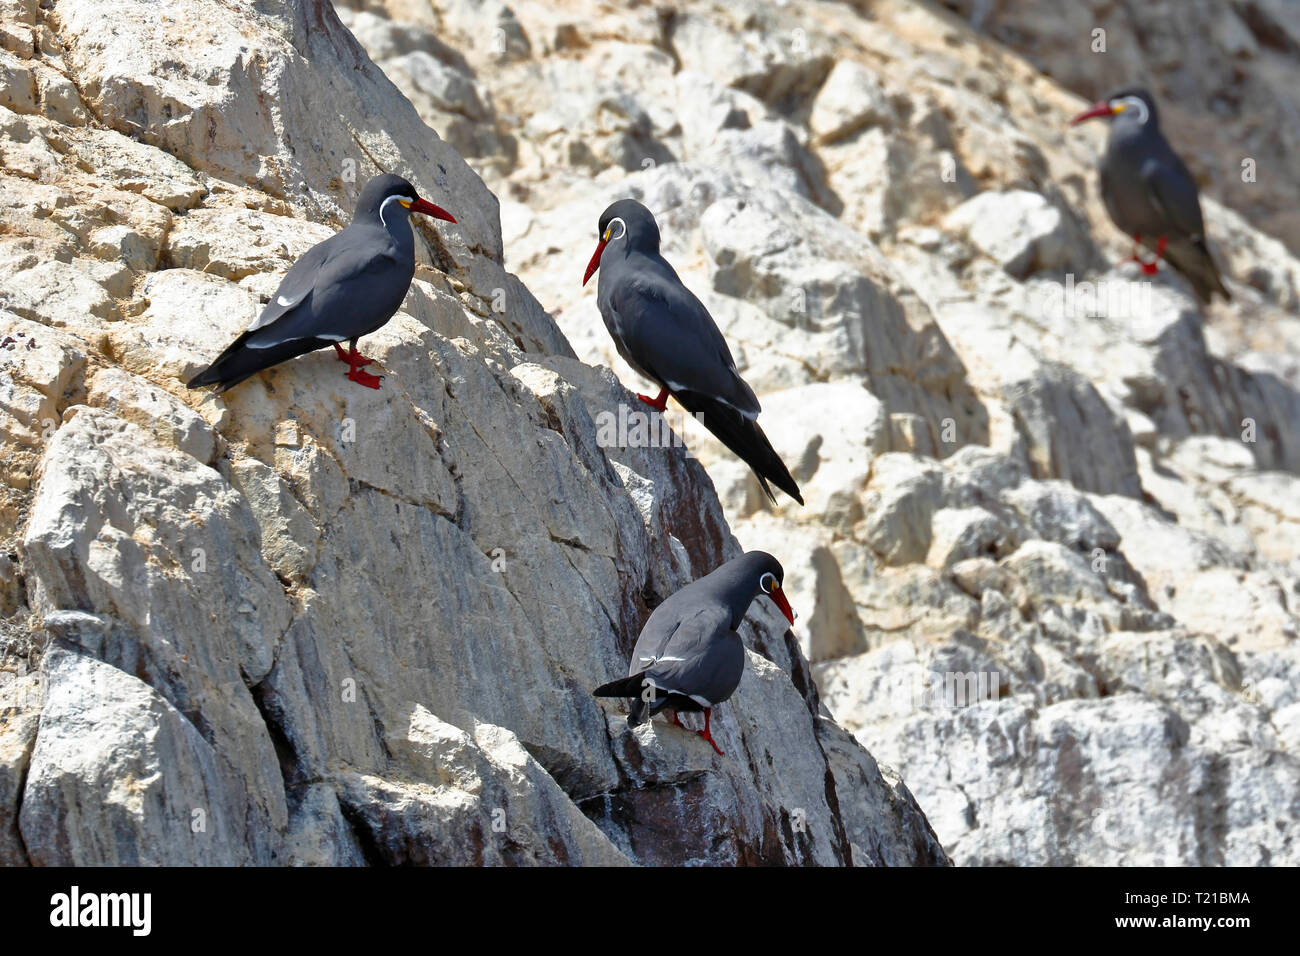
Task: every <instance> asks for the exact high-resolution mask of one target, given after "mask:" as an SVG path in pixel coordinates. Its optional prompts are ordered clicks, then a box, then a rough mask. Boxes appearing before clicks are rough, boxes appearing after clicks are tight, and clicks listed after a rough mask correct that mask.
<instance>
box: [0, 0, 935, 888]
mask: <svg viewBox="0 0 1300 956" xmlns="http://www.w3.org/2000/svg"><path fill="white" fill-rule="evenodd" d="M447 17H448V19H449V22H459V23H461V24H463V26H464V27H465V28H466V29H469V30H472V29H473V28H474V25H475V24H478V23H480V22H482V21H481V19H480V18H482V17H489V18H494V19H493V20H492V21H491V22H493V23H495V24H498V25H499V26H496V27H493V28H492V30H489V33H488V36H489V37H496V36H498V34H496V33H495V32H493V31H494V30H496V29H499V30H500V31H501V32H500V34H499V36H500V37H502V38H503V45H502V55H503V56H509V57H513V58H516V59H519V60H521V61H525V60H527V58H528V57H530V56H531V52H530V51H531V49H532V48H531V46H530V44H529V43H528V42H527V41H526V40H524V39H523V33H522V28H521V27H520V26H519V24H518V22H517V21H515V19H514V17H513V14H511V13H510V11H509V10H508V9H506V8H505V7H503V6H500V5H496V6H492V5H486V6H484V5H479V4H461V5H456V6H454V7H453V8H450V9H449V10H448V11H447ZM0 23H2V25H3V29H0V45H2V46H3V50H2V51H0V69H3V71H4V74H5V80H4V83H3V84H2V86H0V88H2V89H3V91H4V100H3V102H0V128H2V129H3V138H2V139H0V207H3V215H4V229H3V230H2V231H0V454H2V455H3V462H4V464H3V467H2V468H0V476H2V478H3V483H2V484H0V612H2V621H0V862H3V863H6V864H15V863H17V864H21V863H32V864H40V865H60V864H181V863H211V864H233V865H246V864H315V865H320V864H360V863H384V864H397V863H419V864H428V863H441V864H478V863H488V864H501V863H505V864H560V863H565V864H628V863H672V864H686V863H766V864H773V863H775V864H822V865H843V864H849V863H856V864H875V865H883V864H890V865H909V864H943V863H946V862H948V858H947V856H946V855H945V853H944V851H943V849H942V848H941V846H940V844H939V843H938V841H937V840H936V838H935V836H934V834H933V832H932V830H931V829H930V827H929V825H928V824H927V822H926V820H925V817H924V815H923V814H922V812H921V811H920V810H919V809H918V807H917V805H916V803H915V801H914V800H913V798H912V797H911V795H910V793H909V792H908V790H907V788H906V786H905V785H904V784H903V782H902V780H901V779H900V778H899V776H898V775H897V774H896V773H894V772H893V771H892V770H890V769H889V768H887V767H883V766H880V765H878V764H877V763H876V761H875V760H874V759H873V758H872V757H871V756H870V755H869V754H868V753H867V752H866V750H865V749H864V748H863V747H862V745H861V744H859V743H858V742H857V741H855V740H854V739H853V737H852V736H851V735H850V734H848V732H847V731H845V730H843V729H841V728H840V727H839V726H837V725H836V724H835V723H834V722H833V720H832V719H831V718H830V717H829V716H828V715H827V714H826V712H825V710H824V708H822V707H821V705H820V700H819V697H818V693H817V690H816V687H815V686H814V684H813V680H812V675H811V670H810V665H809V664H808V662H807V660H806V658H805V656H804V655H803V654H802V652H801V650H800V647H799V645H798V643H797V641H796V640H795V639H794V637H793V636H792V635H791V634H790V633H789V632H788V631H787V630H786V628H785V622H784V619H783V618H781V616H780V615H779V613H778V612H777V611H776V610H775V608H774V607H767V606H756V607H755V609H754V611H753V613H752V615H751V616H750V619H749V622H748V623H746V624H745V626H744V628H743V636H744V639H745V641H746V644H747V647H748V649H749V666H748V667H747V668H746V673H745V679H744V683H743V685H742V687H741V689H740V691H739V692H738V694H737V695H736V697H735V698H734V700H733V701H732V702H730V703H728V704H727V705H725V706H724V707H723V708H721V709H720V710H719V711H718V713H717V714H716V715H715V720H714V733H715V735H716V736H717V738H718V740H719V741H720V743H721V744H722V747H723V748H724V749H725V750H726V752H727V755H726V756H725V757H718V756H716V755H715V754H714V752H713V751H712V749H711V748H710V747H709V746H708V745H707V744H706V743H704V742H703V741H701V740H700V739H698V738H697V737H696V736H694V735H693V734H688V733H686V732H683V731H681V730H678V729H676V728H673V727H671V726H669V725H666V724H664V723H663V722H661V721H656V722H654V723H653V724H651V725H647V726H643V727H641V728H638V729H637V731H636V732H635V733H633V732H630V731H629V730H628V728H627V727H626V724H625V721H624V720H623V717H622V716H621V715H620V714H619V713H618V712H617V707H616V706H613V705H612V704H611V703H603V702H598V701H596V700H595V699H593V698H592V697H591V696H590V695H589V690H590V688H592V687H594V686H596V685H597V684H599V683H601V682H602V681H604V680H607V679H609V678H610V677H611V676H614V675H617V674H619V673H622V672H623V671H624V668H625V667H626V660H627V654H628V653H629V651H630V648H631V645H632V642H633V640H634V638H635V636H636V633H637V631H638V629H639V627H640V625H641V624H642V622H643V621H644V620H645V618H646V616H647V615H648V613H649V611H650V610H651V609H652V608H653V607H654V606H655V605H656V604H657V603H658V602H660V601H662V600H663V599H664V598H665V597H666V596H667V595H668V594H670V593H672V592H673V591H674V590H676V589H677V588H679V587H681V586H682V585H683V584H684V583H686V582H687V581H689V580H691V579H693V578H694V577H696V576H698V575H700V574H701V573H704V572H706V571H708V570H710V569H712V568H713V567H715V566H716V565H717V564H718V563H720V562H721V561H723V560H725V559H727V558H729V557H731V556H734V555H735V554H736V553H738V552H739V550H740V543H739V542H738V541H737V539H736V538H735V537H734V536H733V534H732V532H731V530H730V529H729V527H728V525H727V522H726V520H725V518H724V513H723V509H722V506H721V504H720V503H719V500H718V497H717V495H716V493H715V491H714V487H713V484H712V483H711V481H710V479H709V476H708V474H707V473H706V472H705V470H704V468H703V467H702V466H701V465H700V463H699V462H698V461H696V460H693V459H692V458H690V457H689V456H688V455H687V453H686V451H685V450H684V449H683V448H682V447H681V446H680V444H678V445H672V444H670V445H669V447H664V448H660V447H653V448H642V447H620V446H619V445H617V444H609V443H602V441H601V440H600V434H601V432H600V428H599V425H598V423H599V422H600V421H601V420H603V416H605V415H607V414H609V413H611V411H613V412H616V411H617V409H619V408H620V406H623V407H627V406H628V405H629V403H630V405H631V406H632V407H635V406H637V404H638V403H637V402H636V401H635V399H634V398H633V397H632V396H631V394H630V393H628V392H627V391H626V390H625V389H623V388H622V387H621V386H620V385H619V383H618V382H617V381H616V380H615V379H614V377H613V376H612V375H611V374H610V372H609V371H608V370H607V369H600V368H596V367H593V366H591V365H588V364H584V363H583V362H581V361H579V360H578V359H577V358H576V357H575V353H574V350H573V349H572V348H571V347H570V345H569V343H568V342H567V341H566V339H565V337H564V335H563V333H562V331H561V330H560V328H559V327H557V325H556V324H555V322H554V321H553V320H552V318H551V317H550V316H549V315H548V313H547V311H546V310H545V309H544V308H543V306H542V305H541V304H540V303H539V300H538V299H537V298H535V294H534V292H533V291H530V290H529V288H527V287H526V286H525V284H524V283H523V282H522V281H520V279H518V278H516V277H515V276H514V275H511V274H510V273H508V272H507V271H506V269H505V268H504V264H503V259H502V251H503V242H502V230H501V221H500V217H499V214H498V202H497V200H496V198H495V197H494V196H493V194H492V193H491V192H489V190H488V188H487V186H486V185H485V184H484V182H483V180H482V179H481V178H480V176H479V175H477V174H476V173H475V171H474V170H472V169H471V168H470V167H469V166H468V165H467V164H466V162H465V161H464V160H463V159H462V158H461V153H464V154H465V155H467V156H471V157H476V156H480V155H484V154H489V153H491V154H495V152H497V151H499V153H500V156H501V162H502V163H503V164H504V165H503V166H502V168H505V166H506V165H508V164H509V162H510V159H509V157H510V156H511V155H512V150H513V149H514V147H513V146H511V145H510V143H511V142H513V140H511V139H510V137H513V136H514V135H516V134H513V133H508V132H506V127H507V126H508V124H507V123H505V122H504V121H500V122H498V121H497V120H496V119H495V117H496V114H495V113H494V112H493V106H492V102H493V100H492V96H491V95H489V91H487V90H485V89H482V88H481V84H479V83H478V82H477V81H475V79H474V77H473V76H472V75H471V74H470V73H469V72H467V58H468V56H469V55H470V54H469V52H468V48H467V45H466V44H461V45H459V46H452V45H447V44H438V43H434V42H432V41H431V40H429V39H428V38H427V36H426V35H425V34H424V33H419V34H417V35H415V36H414V39H412V38H411V37H410V36H408V34H407V33H404V32H403V31H402V30H399V29H397V28H394V27H385V26H384V25H383V24H382V23H379V24H377V25H376V29H377V30H379V31H380V33H381V34H382V35H383V36H385V37H388V38H389V41H391V42H392V43H393V44H394V45H395V46H394V49H395V50H400V51H401V53H400V54H398V55H399V56H403V57H405V58H406V59H405V61H404V64H405V65H404V66H403V67H402V68H401V69H398V68H393V71H392V75H393V76H394V77H395V78H398V79H402V80H403V81H404V82H408V83H412V84H416V85H418V86H420V88H421V91H420V95H415V94H414V93H413V99H414V101H415V103H416V104H417V105H418V106H420V108H422V109H425V110H429V111H432V112H430V113H429V118H430V119H432V120H433V121H434V126H435V128H437V129H439V130H445V131H446V132H447V137H446V138H439V136H438V135H437V134H436V133H435V132H434V131H433V130H431V129H430V128H429V127H427V126H426V125H424V123H423V122H422V121H421V119H420V116H419V115H418V114H417V112H416V108H415V107H414V106H412V105H411V102H410V101H408V100H407V99H406V98H405V97H403V96H402V94H401V93H399V91H398V90H397V88H396V87H395V86H394V85H393V84H392V82H390V80H389V78H388V77H387V76H386V75H385V73H384V72H382V71H381V70H380V69H378V68H377V67H376V66H375V65H374V64H373V63H372V62H371V60H370V58H369V57H368V56H367V55H366V53H365V52H364V50H363V49H362V47H361V46H360V45H359V44H358V42H357V41H356V40H355V39H354V37H353V36H352V34H351V33H350V32H349V31H348V30H347V29H345V27H344V26H343V25H342V24H341V23H340V22H339V20H338V19H337V17H336V15H335V12H334V10H333V8H332V7H331V6H330V5H329V4H328V3H323V2H319V0H296V2H288V3H282V2H269V0H253V2H240V3H231V2H226V0H195V2H190V3H185V4H181V5H171V6H164V7H160V6H159V5H157V4H153V3H145V2H132V0H110V2H109V3H104V2H100V0H58V2H57V3H37V0H11V2H6V3H4V4H3V6H0ZM106 23H111V24H112V29H111V30H108V29H105V27H104V25H105V24H106ZM448 43H449V44H450V43H451V41H450V40H449V41H448ZM458 49H465V50H466V53H465V54H464V55H462V54H461V53H459V52H457V50H458ZM796 85H798V84H796ZM447 117H461V118H462V119H463V120H464V122H462V123H456V122H451V121H448V120H447ZM652 128H653V123H651V124H650V126H648V127H647V129H652ZM782 129H784V127H782ZM498 130H499V131H498ZM629 135H630V134H629ZM633 139H634V138H633ZM575 142H576V141H575ZM571 145H572V144H571ZM769 145H775V146H777V147H781V148H789V149H791V150H795V151H796V152H797V150H798V144H797V143H793V142H784V141H782V140H781V139H780V138H778V139H777V140H774V141H773V142H772V143H769V142H768V141H767V140H763V141H762V142H758V143H755V145H754V162H755V163H756V164H759V165H761V164H763V163H765V162H767V161H768V159H767V155H768V154H767V153H766V152H764V150H766V149H767V148H768V146H769ZM628 148H629V149H632V148H634V147H628ZM381 168H382V169H386V170H392V171H397V172H401V173H404V174H405V175H407V176H408V177H409V178H410V179H412V181H413V182H414V183H415V184H416V186H417V188H418V189H419V190H420V192H421V194H423V195H426V196H429V197H430V198H431V199H433V200H434V201H436V202H437V203H439V204H440V205H443V206H445V207H446V208H448V209H450V210H452V211H454V213H455V215H456V217H457V219H458V220H459V225H456V226H450V225H446V224H439V225H437V226H431V225H428V224H424V225H421V226H420V227H419V236H420V239H419V242H418V245H419V247H420V248H419V251H418V257H419V260H420V267H419V269H418V272H417V279H416V281H415V283H414V286H413V288H412V290H411V293H410V295H409V296H408V298H407V299H406V303H405V306H404V308H403V310H402V311H401V312H400V313H399V314H398V315H397V316H396V317H395V318H394V320H393V321H392V322H391V323H390V324H389V325H388V326H386V327H385V328H384V329H383V330H382V331H380V332H378V333H376V334H374V335H373V336H370V337H368V338H367V340H366V343H365V344H366V348H367V354H369V355H372V356H373V357H374V358H375V359H376V360H377V366H378V370H379V371H382V372H383V374H384V376H385V377H384V381H383V386H382V388H381V389H379V390H378V391H371V390H368V389H364V388H359V387H356V386H355V385H352V384H350V383H348V382H347V381H346V380H345V379H344V377H343V374H342V369H341V367H340V365H339V364H338V363H337V362H336V361H335V360H334V358H333V356H332V354H327V353H316V354H313V355H310V356H306V357H303V358H301V359H299V360H296V361H293V362H291V363H288V364H285V365H283V366H280V367H278V368H276V369H274V370H272V371H270V372H268V373H266V374H263V375H259V376H257V377H255V378H254V379H252V380H250V381H249V382H247V383H246V384H244V385H242V386H240V387H239V388H237V389H235V390H233V391H231V392H229V393H227V394H226V395H224V396H217V395H214V394H211V393H205V392H190V391H187V390H186V389H185V388H184V387H183V385H182V382H183V381H184V380H185V379H187V378H188V377H189V376H190V375H191V374H193V373H194V372H195V371H196V370H197V369H198V368H199V367H200V366H201V365H202V364H204V363H205V361H206V360H208V359H210V358H211V357H212V356H213V355H215V354H216V353H217V352H218V351H219V350H220V349H221V348H222V347H223V346H224V345H225V344H226V343H227V342H228V341H229V340H230V339H231V338H233V337H234V336H235V335H236V334H237V332H238V331H239V330H241V329H242V328H243V327H244V326H245V325H246V324H247V323H248V322H249V321H250V320H251V319H252V318H253V317H254V316H255V315H256V314H257V312H258V310H259V309H260V307H261V304H262V302H263V301H265V299H266V298H267V297H268V296H269V295H270V294H271V293H272V292H273V290H274V289H275V286H276V283H277V282H278V280H279V278H280V276H281V275H282V274H283V273H284V271H285V270H286V269H287V268H288V266H289V265H290V263H291V262H292V261H293V260H294V259H295V258H296V257H297V256H298V255H300V254H301V253H302V252H303V251H304V250H306V249H307V248H308V247H310V246H311V245H312V244H313V243H315V242H317V241H319V240H320V239H321V238H323V237H325V236H327V235H329V234H330V233H331V231H333V230H334V229H337V228H338V227H339V226H340V225H341V224H342V223H343V222H344V221H346V218H347V217H348V215H349V213H350V210H351V206H352V203H353V202H354V200H355V197H356V192H357V190H358V188H359V186H360V184H362V183H364V182H365V180H366V179H367V178H368V177H369V176H371V175H373V174H374V173H375V172H376V171H378V170H379V169H381ZM864 294H869V290H864ZM897 322H898V323H899V324H900V326H901V325H903V324H905V319H904V317H903V316H902V315H901V314H900V315H899V317H898V318H897ZM882 374H884V375H885V377H886V378H888V373H887V372H882ZM899 387H900V388H905V387H904V386H902V385H901V384H900V386H899ZM864 395H865V393H864ZM844 454H845V455H846V456H849V457H852V455H853V454H855V453H854V452H853V451H852V450H849V449H846V450H845V451H844ZM860 457H861V456H860V455H859V458H860ZM666 835H668V836H666Z"/></svg>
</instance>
